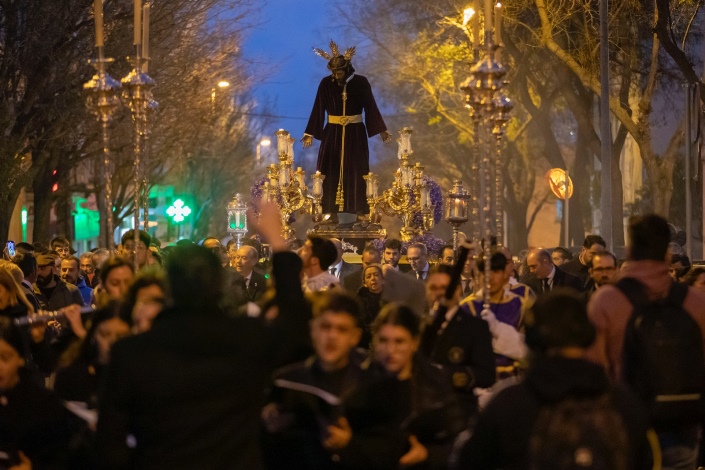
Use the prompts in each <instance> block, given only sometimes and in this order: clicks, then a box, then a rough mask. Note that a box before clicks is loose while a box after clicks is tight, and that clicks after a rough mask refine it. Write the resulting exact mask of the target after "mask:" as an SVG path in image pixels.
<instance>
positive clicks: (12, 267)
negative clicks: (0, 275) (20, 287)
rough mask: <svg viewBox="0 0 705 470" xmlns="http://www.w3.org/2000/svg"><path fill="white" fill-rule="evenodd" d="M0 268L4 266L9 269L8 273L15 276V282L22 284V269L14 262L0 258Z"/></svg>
mask: <svg viewBox="0 0 705 470" xmlns="http://www.w3.org/2000/svg"><path fill="white" fill-rule="evenodd" d="M0 268H5V269H7V270H8V271H10V274H12V277H14V278H15V282H16V283H17V284H22V281H24V273H23V272H22V269H20V267H19V266H17V265H16V264H15V263H13V262H10V261H5V260H0Z"/></svg>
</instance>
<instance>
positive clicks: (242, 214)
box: [228, 193, 247, 248]
mask: <svg viewBox="0 0 705 470" xmlns="http://www.w3.org/2000/svg"><path fill="white" fill-rule="evenodd" d="M228 233H230V235H232V236H233V237H235V238H236V240H237V247H238V248H240V245H241V240H242V237H244V236H245V234H246V233H247V204H245V201H243V199H242V196H241V195H240V193H237V194H236V195H235V197H234V198H233V200H232V201H230V203H229V204H228Z"/></svg>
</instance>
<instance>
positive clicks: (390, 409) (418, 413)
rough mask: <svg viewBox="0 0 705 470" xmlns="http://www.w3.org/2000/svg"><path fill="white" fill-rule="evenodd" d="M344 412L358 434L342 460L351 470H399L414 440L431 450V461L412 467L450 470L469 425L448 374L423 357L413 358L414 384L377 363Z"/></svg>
mask: <svg viewBox="0 0 705 470" xmlns="http://www.w3.org/2000/svg"><path fill="white" fill-rule="evenodd" d="M343 407H344V411H345V415H346V417H347V418H348V421H349V422H350V427H351V428H352V434H353V435H352V439H351V441H350V443H349V444H348V446H347V447H345V448H344V449H342V450H341V451H340V452H339V454H338V456H339V457H340V464H341V467H342V468H345V469H349V470H358V469H359V470H363V469H364V470H374V469H379V470H382V469H385V470H386V469H393V468H398V467H399V465H398V462H399V459H400V458H401V457H402V456H403V455H404V454H405V453H406V452H408V451H409V437H410V436H412V435H413V436H415V437H416V438H417V439H418V440H419V442H420V443H421V444H423V445H424V446H425V447H426V449H427V450H428V459H427V460H426V461H425V462H423V463H420V464H417V465H414V466H413V467H409V468H413V469H428V470H430V469H442V468H446V462H447V460H448V455H449V453H450V447H451V445H452V442H453V440H454V438H455V436H456V435H457V434H458V433H459V432H460V431H461V430H462V429H463V428H464V427H465V426H466V424H467V421H466V416H465V411H464V409H463V406H462V405H461V404H460V403H459V401H458V399H457V397H456V396H455V394H453V393H451V387H450V384H449V383H448V381H447V376H446V374H445V372H444V371H443V370H442V368H441V367H440V366H437V365H432V364H431V363H430V362H429V361H428V360H427V359H426V358H424V357H423V356H421V355H419V356H417V357H415V358H414V366H413V369H412V377H411V379H410V380H399V379H397V378H396V377H395V376H391V375H389V374H388V373H387V372H386V371H385V370H384V369H383V368H382V367H381V366H380V365H379V364H377V363H375V362H372V363H371V364H370V365H369V370H368V374H367V375H366V376H365V378H364V381H363V382H362V383H361V384H360V385H359V386H358V388H357V391H356V392H355V393H353V395H352V396H351V397H350V398H349V399H347V400H345V401H344V403H343Z"/></svg>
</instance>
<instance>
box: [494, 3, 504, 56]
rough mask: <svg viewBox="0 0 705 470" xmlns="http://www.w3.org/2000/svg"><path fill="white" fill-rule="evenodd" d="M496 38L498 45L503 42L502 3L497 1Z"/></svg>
mask: <svg viewBox="0 0 705 470" xmlns="http://www.w3.org/2000/svg"><path fill="white" fill-rule="evenodd" d="M494 40H495V43H496V44H497V45H498V46H501V45H503V43H502V4H501V3H499V2H497V4H496V5H495V6H494Z"/></svg>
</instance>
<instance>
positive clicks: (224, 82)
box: [211, 80, 230, 115]
mask: <svg viewBox="0 0 705 470" xmlns="http://www.w3.org/2000/svg"><path fill="white" fill-rule="evenodd" d="M229 86H230V82H229V81H227V80H220V81H219V82H218V86H217V87H213V88H211V111H212V112H213V114H214V115H215V95H216V88H228V87H229Z"/></svg>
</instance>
